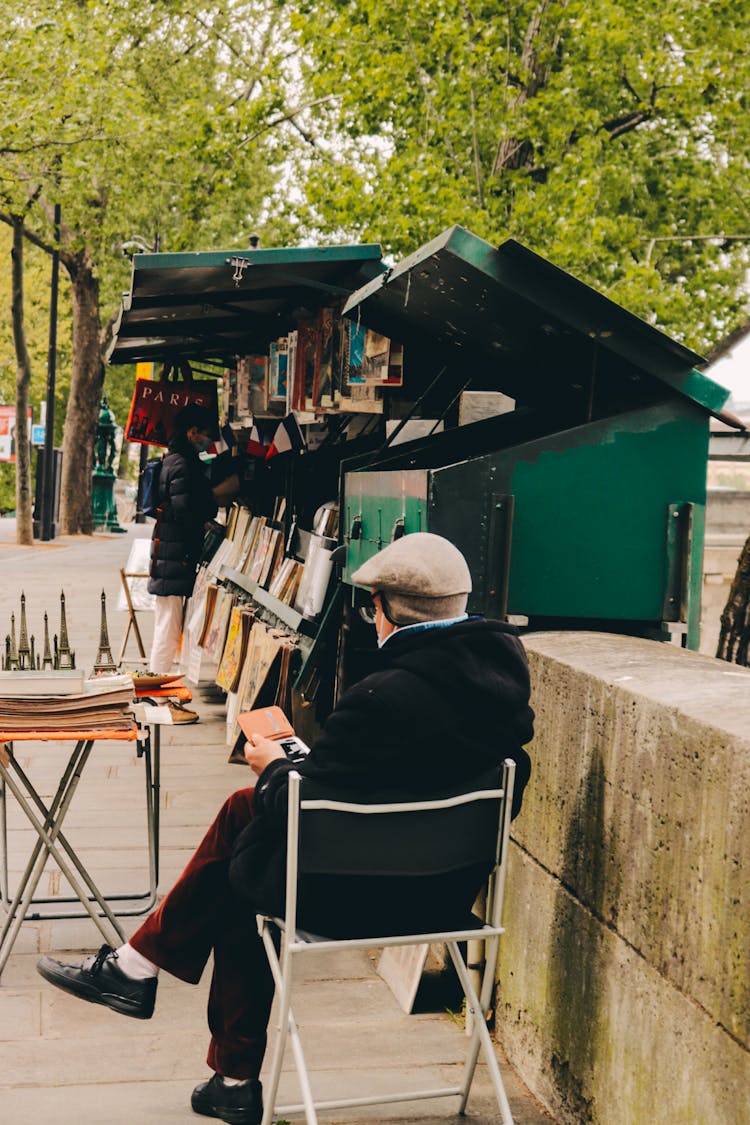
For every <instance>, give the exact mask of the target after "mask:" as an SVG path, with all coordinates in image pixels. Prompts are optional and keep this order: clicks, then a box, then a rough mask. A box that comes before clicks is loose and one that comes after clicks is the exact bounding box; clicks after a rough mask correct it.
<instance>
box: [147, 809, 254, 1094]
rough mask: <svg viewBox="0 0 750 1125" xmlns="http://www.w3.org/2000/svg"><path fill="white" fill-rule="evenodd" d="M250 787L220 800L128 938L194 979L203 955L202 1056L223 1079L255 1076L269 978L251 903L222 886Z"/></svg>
mask: <svg viewBox="0 0 750 1125" xmlns="http://www.w3.org/2000/svg"><path fill="white" fill-rule="evenodd" d="M254 792H255V791H254V790H253V789H240V790H238V791H237V792H236V793H233V794H232V796H231V797H230V798H229V799H228V800H227V801H226V802H225V804H224V805H223V806H222V808H221V811H220V812H219V815H218V816H217V817H216V820H215V821H214V822H213V824H212V825H211V827H210V828H209V830H208V832H207V833H206V835H205V836H204V837H203V840H202V842H201V844H200V845H199V847H198V849H197V851H196V852H195V854H194V856H193V858H192V859H191V860H190V862H189V863H188V865H187V867H186V868H185V870H184V872H183V873H182V875H181V876H180V878H179V879H178V881H177V882H176V883H175V885H174V887H173V888H172V890H171V891H170V892H169V894H168V895H167V896H166V897H165V898H164V899H163V900H162V902H161V903H160V905H159V906H158V908H157V909H156V910H155V911H154V912H153V914H151V915H149V917H148V918H147V919H146V921H145V922H144V923H143V925H142V926H141V928H140V929H139V930H137V931H136V933H135V934H134V935H133V937H132V938H131V939H130V944H131V945H132V946H133V948H134V949H137V950H138V952H139V953H141V954H142V955H143V956H144V957H147V958H148V959H149V961H153V962H154V964H155V965H158V966H159V968H161V969H165V970H166V971H167V972H168V973H172V975H173V976H176V977H179V979H180V980H184V981H187V982H188V983H189V984H197V983H198V981H199V980H200V978H201V974H202V973H203V969H204V968H205V965H206V962H207V961H208V957H209V954H210V953H211V951H213V955H214V966H213V976H212V978H211V991H210V993H209V998H208V1026H209V1028H210V1031H211V1043H210V1046H209V1049H208V1058H207V1062H208V1065H209V1066H210V1068H211V1069H212V1070H214V1071H216V1072H217V1073H218V1074H223V1075H226V1077H228V1078H257V1077H258V1075H259V1074H260V1066H261V1063H262V1061H263V1054H264V1051H265V1048H266V1028H267V1025H268V1019H269V1016H270V1012H271V1003H272V1000H273V991H274V988H273V978H272V976H271V970H270V969H269V967H268V961H267V958H266V953H265V950H264V948H263V943H262V941H261V940H260V937H259V936H258V931H257V928H256V924H255V915H254V913H253V909H252V906H249V905H248V904H247V903H246V902H245V903H243V902H240V901H239V900H238V899H237V898H236V897H235V895H233V893H232V891H231V888H230V886H229V879H228V870H229V859H230V856H231V854H232V847H233V845H234V841H235V840H236V839H237V836H238V834H239V833H240V832H241V830H242V829H243V828H244V827H245V826H246V825H247V824H248V822H249V820H250V819H251V818H252V815H253V794H254Z"/></svg>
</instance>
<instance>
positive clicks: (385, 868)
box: [258, 760, 515, 1125]
mask: <svg viewBox="0 0 750 1125" xmlns="http://www.w3.org/2000/svg"><path fill="white" fill-rule="evenodd" d="M514 779H515V763H514V762H512V761H509V760H508V761H506V762H505V763H504V764H503V766H502V768H501V769H498V771H497V772H496V773H493V774H492V775H491V776H490V780H489V784H488V785H487V787H486V788H481V789H478V790H477V791H474V792H469V793H462V794H459V795H456V796H451V797H446V798H444V799H440V800H431V801H419V802H404V803H396V804H372V805H366V804H358V803H351V802H348V801H341V800H331V799H328V797H327V796H323V797H320V796H318V795H316V794H317V793H319V792H320V788H319V787H318V786H315V785H313V784H312V783H311V782H309V781H306V780H304V779H302V778H301V777H300V775H299V774H298V773H297V772H296V771H293V772H291V773H290V774H289V807H288V825H287V860H286V906H285V917H284V918H283V919H282V918H277V917H272V916H270V915H268V914H259V915H258V929H259V932H260V935H261V937H262V939H263V944H264V946H265V950H266V954H267V956H268V961H269V964H270V967H271V972H272V973H273V977H274V980H275V982H276V988H277V993H278V1021H279V1022H278V1028H277V1039H276V1043H275V1049H274V1053H273V1061H272V1064H271V1073H270V1078H269V1080H268V1081H267V1082H266V1083H265V1086H266V1090H265V1110H264V1114H263V1121H262V1125H271V1121H272V1119H273V1118H274V1116H275V1115H278V1116H281V1117H283V1116H285V1115H286V1114H289V1113H300V1112H303V1111H304V1114H305V1120H306V1122H307V1125H317V1120H318V1119H317V1116H316V1111H317V1110H329V1109H345V1108H354V1107H363V1106H374V1105H381V1104H387V1103H395V1102H404V1101H417V1100H425V1099H429V1098H444V1097H453V1096H455V1097H458V1098H460V1106H459V1112H460V1113H463V1112H464V1111H465V1109H466V1104H467V1101H468V1098H469V1093H470V1091H471V1085H472V1082H473V1079H474V1074H475V1070H476V1065H477V1061H478V1058H479V1052H480V1050H481V1051H483V1053H484V1057H485V1061H486V1063H487V1067H488V1070H489V1073H490V1076H491V1079H492V1082H493V1085H494V1088H495V1094H496V1097H497V1103H498V1106H499V1108H500V1114H501V1120H502V1123H503V1125H513V1118H512V1116H511V1111H510V1105H509V1104H508V1098H507V1096H506V1093H505V1088H504V1086H503V1080H502V1077H501V1074H500V1068H499V1066H498V1062H497V1057H496V1055H495V1051H494V1049H493V1045H492V1039H491V1037H490V1034H489V1031H488V1029H487V1014H488V1012H489V1009H490V1004H491V1001H492V993H493V987H494V983H495V971H496V966H497V955H498V946H499V940H500V935H501V934H502V933H504V927H503V926H502V925H501V917H502V907H503V896H504V891H505V877H506V869H507V852H508V834H509V830H510V812H511V803H512V798H513V783H514ZM484 781H485V779H484V778H483V779H482V780H481V783H482V784H483V783H484ZM306 793H308V794H310V796H307V797H306V795H305V794H306ZM482 865H485V867H484V869H485V870H489V869H491V874H490V878H489V887H488V894H487V908H486V918H487V921H486V922H485V923H482V921H481V920H480V919H478V918H477V917H476V916H475V915H473V914H471V913H468V915H467V916H466V917H462V918H461V919H460V922H459V924H458V925H457V924H456V921H457V919H456V917H455V911H453V912H452V911H451V905H450V903H445V904H444V906H445V917H446V918H448V917H451V914H453V916H452V917H451V924H450V925H449V926H439V925H438V926H436V925H435V917H436V915H435V914H433V913H432V911H431V912H430V925H429V926H428V927H425V930H424V932H419V933H416V932H409V933H396V934H395V935H394V933H393V929H394V928H397V927H390V928H389V927H384V929H388V933H385V934H384V933H383V932H380V933H373V934H370V935H368V936H366V937H364V936H356V937H333V938H331V937H325V936H323V935H321V934H311V933H308V932H306V931H305V930H302V929H299V928H298V926H297V909H298V891H299V890H300V888H301V883H300V880H303V879H304V878H305V877H308V878H309V877H310V876H320V875H323V876H334V877H342V876H344V877H352V876H353V877H355V878H356V879H360V878H361V879H362V880H364V881H365V882H366V880H367V878H368V877H373V876H374V877H375V878H377V879H382V878H383V877H385V879H386V880H388V879H389V878H391V877H393V878H394V879H397V878H399V877H403V876H404V875H408V876H412V875H413V876H415V877H416V879H417V880H419V879H422V878H429V877H430V876H443V875H446V874H447V873H451V872H459V871H461V870H462V869H465V868H471V869H473V870H476V869H477V867H479V868H481V867H482ZM334 885H335V884H334ZM381 885H382V884H381ZM441 909H442V907H441ZM462 913H465V912H462ZM303 921H304V918H303ZM332 928H333V929H337V928H338V929H340V926H339V923H338V922H337V925H336V926H333V925H332ZM410 928H413V927H410ZM417 928H419V927H417ZM467 941H484V942H486V960H485V970H484V976H483V978H482V983H481V987H480V989H479V995H477V992H476V990H475V988H474V985H473V984H472V980H471V977H470V975H469V972H468V969H467V966H466V963H465V961H464V959H463V957H462V955H461V952H460V950H459V945H458V943H459V942H467ZM431 942H444V943H446V945H447V948H448V951H449V953H450V957H451V960H452V962H453V964H454V966H455V969H456V973H457V974H458V978H459V981H460V983H461V986H462V988H463V990H464V994H465V996H466V1005H467V1012H470V1013H471V1015H472V1017H473V1019H472V1026H473V1030H472V1034H471V1039H470V1042H469V1049H468V1054H467V1057H466V1061H465V1065H464V1069H463V1075H462V1080H461V1083H460V1084H459V1085H457V1086H450V1087H443V1088H437V1089H428V1090H410V1091H406V1092H404V1093H394V1094H386V1095H381V1096H375V1097H358V1098H347V1099H343V1100H334V1101H320V1102H317V1103H316V1102H315V1101H314V1100H313V1095H312V1090H311V1087H310V1081H309V1078H308V1074H307V1068H306V1064H305V1057H304V1053H303V1049H302V1042H301V1039H300V1034H299V1029H298V1026H297V1021H296V1019H295V1017H294V1013H293V1011H292V1003H291V1001H292V973H293V963H294V961H295V958H297V957H299V956H301V955H303V954H308V953H314V952H322V951H324V950H325V951H327V950H333V949H353V948H367V949H370V948H373V947H385V946H394V945H417V944H422V943H431ZM277 945H278V947H279V952H278V953H277ZM287 1033H288V1035H289V1037H290V1039H291V1043H292V1050H293V1054H294V1061H295V1066H296V1070H297V1075H298V1078H299V1083H300V1090H301V1095H302V1103H301V1104H299V1105H286V1106H276V1105H275V1102H276V1096H277V1092H278V1086H279V1079H280V1077H281V1067H282V1063H283V1058H284V1052H285V1048H286V1041H287Z"/></svg>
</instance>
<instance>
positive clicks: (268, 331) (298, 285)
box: [107, 244, 385, 364]
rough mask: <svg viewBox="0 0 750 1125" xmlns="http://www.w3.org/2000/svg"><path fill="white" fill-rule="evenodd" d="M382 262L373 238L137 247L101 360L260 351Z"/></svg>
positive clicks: (380, 268) (375, 270)
mask: <svg viewBox="0 0 750 1125" xmlns="http://www.w3.org/2000/svg"><path fill="white" fill-rule="evenodd" d="M384 268H385V267H384V265H383V263H382V260H381V249H380V246H378V245H376V244H369V245H362V246H323V247H319V248H317V249H310V248H305V247H302V248H300V247H291V248H289V247H287V248H282V249H278V250H217V251H212V252H208V253H197V254H136V255H135V256H134V258H133V274H132V280H131V288H130V293H128V294H126V295H125V296H124V298H123V303H122V308H121V310H120V313H119V316H118V319H117V321H116V324H115V328H114V335H113V340H112V343H111V345H110V347H109V350H108V353H107V360H108V362H109V363H112V364H120V363H137V362H140V361H149V360H162V359H172V360H176V359H199V358H201V359H216V360H219V361H222V360H224V359H225V358H228V357H231V356H234V355H247V354H250V353H253V352H265V351H266V349H267V347H268V343H269V341H270V340H275V339H276V338H277V337H278V336H283V335H286V333H287V332H288V330H289V328H290V327H294V323H295V320H296V318H297V317H299V316H303V315H305V313H309V312H310V311H315V310H317V309H319V308H321V307H323V306H325V305H327V304H331V303H333V302H335V301H341V300H343V299H345V298H346V297H348V296H349V295H350V294H351V293H352V292H353V291H354V290H355V289H357V288H358V287H359V286H361V285H363V284H365V283H366V282H368V281H370V280H371V279H372V278H374V277H376V276H377V275H378V274H380V273H382V272H383V270H384Z"/></svg>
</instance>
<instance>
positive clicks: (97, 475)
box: [91, 396, 126, 534]
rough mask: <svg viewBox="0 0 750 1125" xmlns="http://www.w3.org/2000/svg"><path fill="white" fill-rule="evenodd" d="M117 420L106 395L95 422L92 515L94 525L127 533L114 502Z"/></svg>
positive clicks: (106, 529)
mask: <svg viewBox="0 0 750 1125" xmlns="http://www.w3.org/2000/svg"><path fill="white" fill-rule="evenodd" d="M116 432H117V424H116V422H115V416H114V414H113V413H112V411H111V410H110V408H109V403H108V402H107V399H106V396H105V397H104V398H103V399H102V401H101V404H100V407H99V421H98V423H97V426H96V446H95V453H94V470H93V473H92V481H91V516H92V522H93V525H94V528H95V529H96V528H100V529H101V528H103V529H104V530H105V531H112V532H122V533H123V534H125V533H126V529H125V528H124V527H120V524H119V522H118V519H117V505H116V504H115V471H114V469H113V468H112V465H113V463H114V459H115V453H116V452H117V445H116V442H115V434H116Z"/></svg>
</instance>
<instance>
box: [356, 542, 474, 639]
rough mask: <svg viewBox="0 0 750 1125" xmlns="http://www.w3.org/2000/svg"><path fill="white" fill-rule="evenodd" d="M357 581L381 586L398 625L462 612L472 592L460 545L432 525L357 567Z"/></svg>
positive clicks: (391, 545) (438, 618) (364, 584)
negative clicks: (431, 530) (455, 545)
mask: <svg viewBox="0 0 750 1125" xmlns="http://www.w3.org/2000/svg"><path fill="white" fill-rule="evenodd" d="M352 581H353V582H356V583H357V585H360V586H369V587H370V588H371V589H373V590H378V591H380V592H382V593H383V594H384V595H385V597H386V601H387V610H386V611H387V614H388V616H389V617H390V619H391V620H392V621H394V622H395V623H396V624H397V625H410V624H415V623H416V622H418V621H438V620H441V619H443V618H449V617H458V616H460V614H462V613H464V612H465V610H466V602H467V597H468V594H470V593H471V574H470V573H469V568H468V566H467V565H466V559H465V558H464V557H463V555H462V554H461V552H460V551H459V549H458V547H454V545H453V544H452V543H451V542H450V541H449V540H448V539H444V538H443V536H442V535H432V534H431V533H430V532H427V531H415V532H413V533H412V534H411V535H404V536H403V537H402V538H401V539H397V540H396V542H395V543H390V544H389V545H388V546H387V547H384V548H383V550H382V551H379V552H378V553H377V555H373V557H372V558H371V559H368V560H367V562H366V563H364V564H363V565H362V566H361V567H360V568H359V570H357V571H355V573H354V574H353V575H352Z"/></svg>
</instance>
